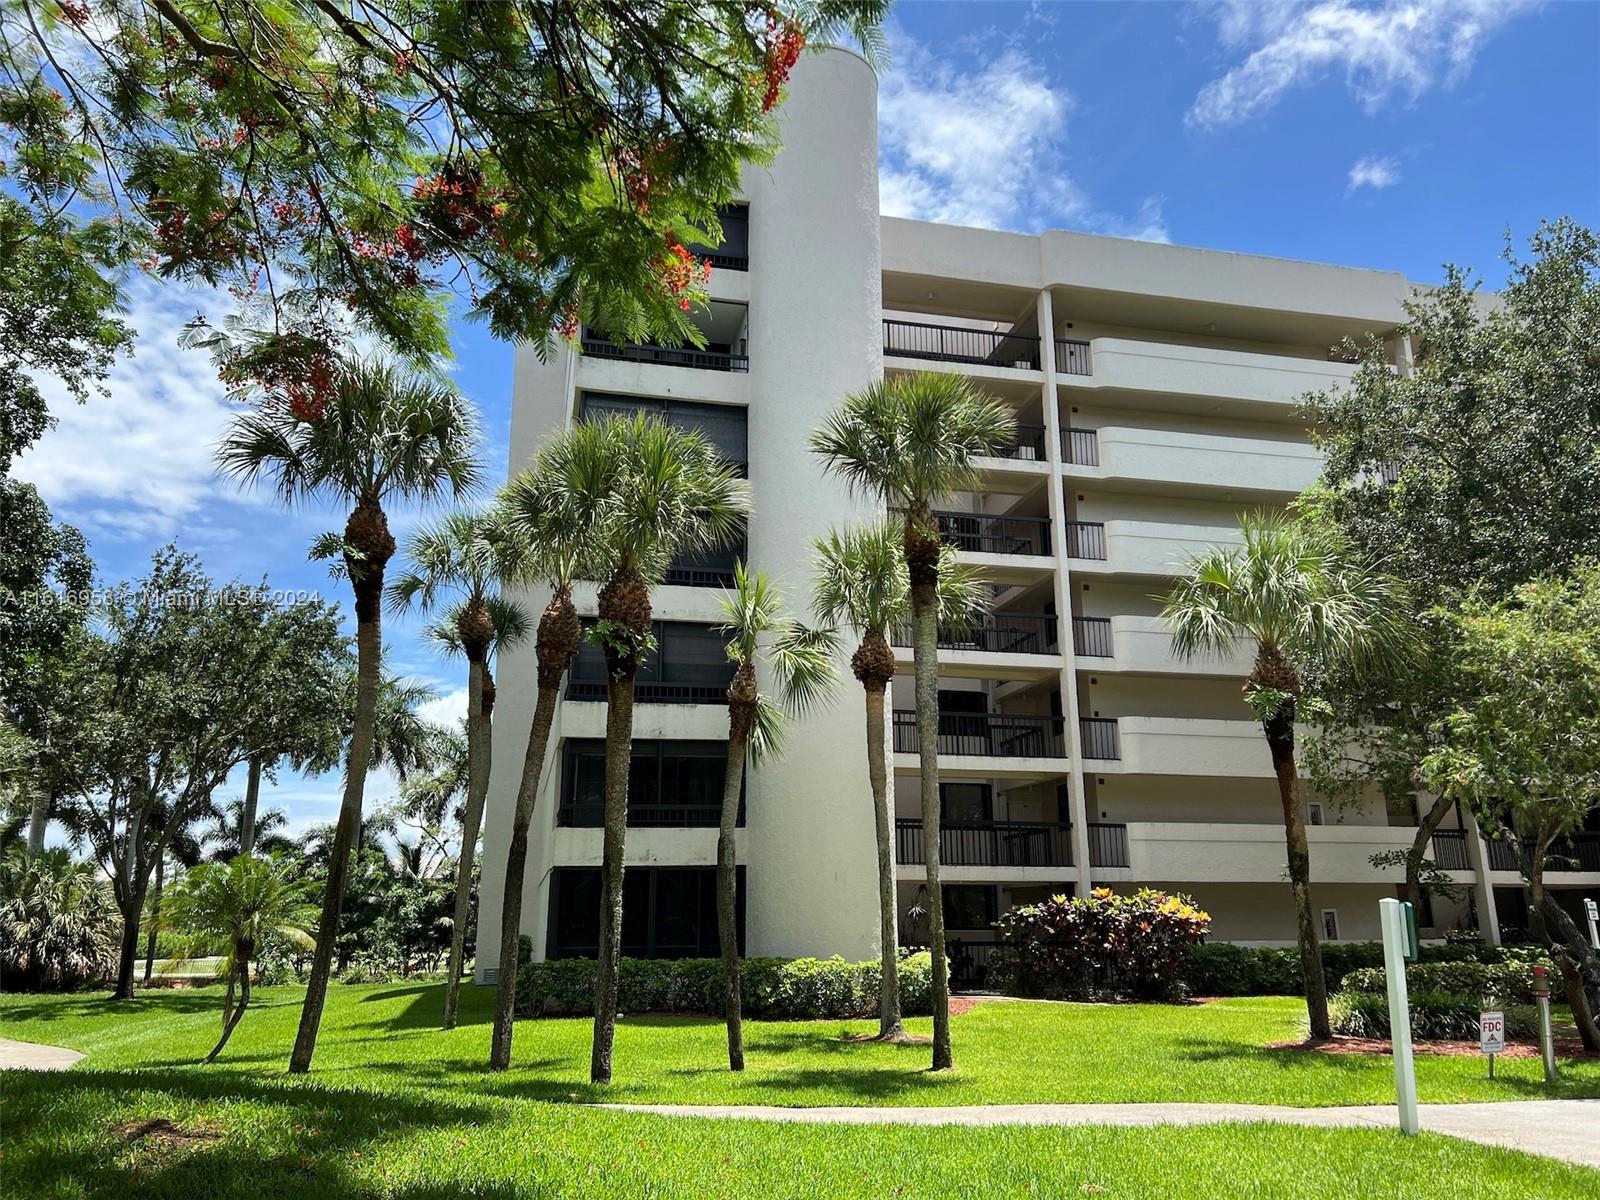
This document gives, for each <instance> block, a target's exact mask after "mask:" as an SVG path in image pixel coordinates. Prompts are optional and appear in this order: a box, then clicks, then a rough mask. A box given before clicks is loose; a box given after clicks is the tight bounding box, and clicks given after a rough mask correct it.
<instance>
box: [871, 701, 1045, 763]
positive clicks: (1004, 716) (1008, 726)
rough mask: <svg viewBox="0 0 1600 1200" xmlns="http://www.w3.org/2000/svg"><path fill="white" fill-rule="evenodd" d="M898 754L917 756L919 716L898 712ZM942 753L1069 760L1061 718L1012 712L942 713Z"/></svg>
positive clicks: (909, 711)
mask: <svg viewBox="0 0 1600 1200" xmlns="http://www.w3.org/2000/svg"><path fill="white" fill-rule="evenodd" d="M893 726H894V752H895V753H896V754H916V753H917V714H916V712H915V711H914V710H912V709H896V710H895V712H894V720H893ZM938 750H939V753H940V754H949V755H952V756H955V757H966V758H1065V757H1066V742H1065V739H1064V738H1063V736H1062V722H1061V718H1060V717H1040V716H1024V715H1020V714H1019V715H1012V714H1010V713H964V712H963V713H957V712H942V713H940V714H939V736H938Z"/></svg>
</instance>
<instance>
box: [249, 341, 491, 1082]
mask: <svg viewBox="0 0 1600 1200" xmlns="http://www.w3.org/2000/svg"><path fill="white" fill-rule="evenodd" d="M476 444H477V418H476V415H475V414H474V412H473V410H472V408H471V406H470V405H469V404H468V403H467V402H466V401H465V400H464V399H463V398H462V397H461V396H460V395H459V394H458V393H457V392H456V391H455V390H454V389H453V388H452V387H450V386H449V385H447V384H444V383H440V382H438V381H436V380H433V379H428V378H424V377H421V376H415V375H410V374H407V373H406V372H405V371H404V370H402V369H401V368H400V367H398V366H397V365H395V364H393V363H390V362H386V361H382V360H376V359H357V360H353V361H351V362H349V363H345V364H341V367H340V370H339V372H338V376H337V378H336V381H335V387H334V394H333V397H332V398H331V399H330V401H329V402H328V405H327V408H326V409H325V410H324V412H323V413H322V415H321V416H319V417H317V418H316V419H315V420H309V421H307V420H301V419H299V418H298V417H297V416H295V415H294V413H292V412H290V411H289V410H288V409H287V408H286V407H284V406H281V405H278V404H272V403H269V404H267V405H264V406H263V407H261V408H260V409H257V410H255V411H253V412H250V413H248V414H246V415H244V416H241V417H239V418H238V419H237V420H236V421H235V423H234V426H233V429H232V430H231V431H230V432H229V434H228V436H227V437H226V438H225V439H224V440H223V443H222V445H221V447H220V448H219V449H218V451H217V459H218V463H219V465H220V466H221V468H222V470H223V471H224V472H225V473H227V474H229V475H232V476H233V477H235V478H236V479H238V480H240V481H241V482H243V483H253V482H255V481H257V480H260V479H267V480H269V481H270V482H271V484H272V486H273V488H274V490H275V491H276V492H277V494H278V496H279V498H280V499H281V500H282V501H283V502H284V503H285V504H295V503H297V502H301V501H305V500H309V499H313V498H320V499H330V500H334V501H337V502H340V503H342V504H345V505H347V506H348V507H349V510H350V515H349V518H348V520H347V521H346V522H345V528H344V534H343V537H342V538H338V537H334V536H332V535H330V536H329V537H326V538H324V539H322V541H321V542H320V543H319V546H318V548H317V551H316V552H317V553H318V554H319V555H323V556H330V557H331V556H334V555H337V556H340V557H341V558H342V560H343V565H344V569H345V571H346V573H348V575H349V577H350V582H351V587H352V589H353V591H354V593H355V614H356V702H355V709H354V719H353V722H352V736H351V739H350V751H349V757H348V759H347V760H346V763H345V781H344V797H343V800H342V801H341V803H340V806H339V824H338V831H337V833H336V834H335V844H334V848H333V855H332V860H331V861H330V863H329V870H328V887H327V891H326V892H325V894H324V896H323V901H322V918H321V921H320V922H319V923H318V926H317V949H316V954H315V956H314V957H313V959H312V966H311V978H310V980H309V982H308V984H307V987H306V999H305V1005H304V1007H303V1008H302V1009H301V1011H300V1028H299V1031H298V1033H297V1034H296V1036H295V1043H294V1051H293V1053H292V1054H291V1056H290V1059H289V1070H290V1071H291V1072H295V1073H300V1072H304V1071H307V1070H309V1069H310V1067H311V1057H312V1054H313V1053H314V1052H315V1050H316V1045H317V1029H318V1026H319V1025H320V1023H321V1020H322V1007H323V1004H324V1003H325V1002H326V1000H327V995H328V978H329V975H330V974H331V972H332V970H333V947H334V942H335V940H336V939H337V936H338V932H339V912H340V909H341V906H342V905H343V901H344V890H345V881H346V879H347V877H348V875H349V871H350V851H351V847H352V846H353V845H354V843H355V839H356V835H357V833H358V827H359V826H360V824H361V803H362V799H363V796H364V795H365V790H366V782H367V770H368V767H369V766H370V764H371V760H372V753H373V738H374V734H375V724H376V720H377V715H378V692H379V682H380V668H381V658H382V645H383V636H382V635H383V630H382V621H383V603H382V601H383V572H384V568H385V566H387V564H388V562H389V559H390V558H391V557H393V555H394V550H395V544H394V538H393V536H392V535H391V534H390V533H389V520H388V516H387V515H386V513H385V511H384V505H385V504H388V503H390V502H393V501H396V500H399V501H426V500H432V499H436V498H439V497H442V496H454V497H459V496H461V495H464V494H465V493H466V492H468V491H470V490H471V489H472V488H473V487H475V486H476V485H477V483H478V480H479V476H480V471H479V466H478V462H477V460H476V458H475V449H476Z"/></svg>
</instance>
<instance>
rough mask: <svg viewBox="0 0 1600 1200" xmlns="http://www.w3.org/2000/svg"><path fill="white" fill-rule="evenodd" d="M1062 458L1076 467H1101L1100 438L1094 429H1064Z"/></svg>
mask: <svg viewBox="0 0 1600 1200" xmlns="http://www.w3.org/2000/svg"><path fill="white" fill-rule="evenodd" d="M1061 458H1062V461H1064V462H1069V463H1071V464H1072V465H1073V466H1075V467H1098V466H1099V465H1100V437H1099V435H1098V434H1097V433H1096V432H1095V431H1094V430H1093V429H1063V430H1062V431H1061Z"/></svg>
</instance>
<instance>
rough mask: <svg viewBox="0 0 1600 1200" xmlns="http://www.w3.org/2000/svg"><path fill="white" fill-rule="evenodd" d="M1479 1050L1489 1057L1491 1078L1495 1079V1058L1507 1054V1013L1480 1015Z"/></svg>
mask: <svg viewBox="0 0 1600 1200" xmlns="http://www.w3.org/2000/svg"><path fill="white" fill-rule="evenodd" d="M1478 1048H1479V1049H1480V1050H1482V1051H1483V1052H1484V1053H1485V1054H1487V1055H1488V1056H1489V1078H1490V1079H1493V1078H1494V1056H1495V1055H1496V1054H1504V1053H1505V1052H1506V1015H1505V1013H1497V1012H1486V1013H1479V1014H1478Z"/></svg>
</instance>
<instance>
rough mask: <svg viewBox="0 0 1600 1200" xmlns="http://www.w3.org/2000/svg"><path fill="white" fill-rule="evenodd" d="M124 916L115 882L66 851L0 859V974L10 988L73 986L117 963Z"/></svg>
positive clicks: (109, 970) (100, 975)
mask: <svg viewBox="0 0 1600 1200" xmlns="http://www.w3.org/2000/svg"><path fill="white" fill-rule="evenodd" d="M121 934H122V918H121V917H120V916H119V915H118V913H117V910H116V905H115V903H114V902H113V900H112V897H111V885H110V884H108V883H107V882H106V881H105V880H104V879H103V878H101V876H100V873H99V870H98V869H97V868H96V867H95V866H94V864H92V863H87V862H81V863H75V862H73V861H72V859H71V858H70V857H69V856H68V854H67V852H66V851H65V850H44V851H41V852H40V853H38V854H28V853H26V852H16V853H13V854H9V855H7V856H6V857H5V859H4V860H3V861H0V978H3V979H4V980H5V990H7V991H34V990H36V989H39V988H70V987H77V986H80V985H82V984H85V983H93V982H98V981H100V980H102V979H105V978H107V977H109V976H110V975H111V973H112V972H113V971H114V970H115V969H116V958H117V946H118V941H119V940H120V938H121Z"/></svg>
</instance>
